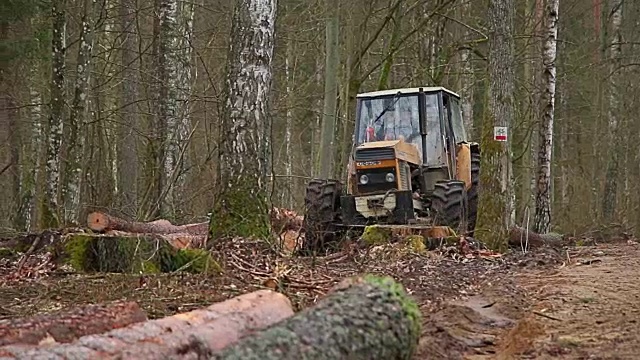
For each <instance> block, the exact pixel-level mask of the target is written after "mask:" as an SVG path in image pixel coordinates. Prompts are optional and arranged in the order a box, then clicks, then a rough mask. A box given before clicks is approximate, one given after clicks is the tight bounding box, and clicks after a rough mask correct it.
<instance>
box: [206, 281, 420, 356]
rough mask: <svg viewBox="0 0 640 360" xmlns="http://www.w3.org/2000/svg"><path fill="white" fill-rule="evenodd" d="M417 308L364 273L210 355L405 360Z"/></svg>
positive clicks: (399, 290)
mask: <svg viewBox="0 0 640 360" xmlns="http://www.w3.org/2000/svg"><path fill="white" fill-rule="evenodd" d="M419 335H420V311H419V309H418V307H417V305H416V304H415V303H414V302H413V300H412V299H410V298H409V297H408V295H407V294H406V293H405V291H404V288H403V287H402V285H400V284H398V283H396V282H394V281H393V279H391V278H377V277H373V276H365V277H362V278H356V279H352V281H350V284H349V285H346V286H343V287H342V288H337V289H335V290H334V292H333V293H331V294H330V295H328V296H327V297H326V298H324V299H322V300H320V301H319V302H318V303H317V305H315V306H313V307H311V308H308V309H305V310H303V311H301V312H299V313H297V314H296V315H294V316H293V317H291V318H288V319H286V320H284V321H282V322H280V323H279V324H276V325H274V326H272V327H270V328H269V329H267V330H263V331H261V332H259V333H256V334H255V335H253V336H249V337H246V338H244V339H241V340H240V341H239V342H237V343H236V344H234V345H231V346H230V347H228V348H225V350H224V351H223V352H221V353H220V354H217V355H216V356H213V357H212V359H217V360H222V359H227V360H230V359H243V360H249V359H263V360H270V359H278V360H287V359H318V360H319V359H332V360H339V359H350V360H357V359H385V360H393V359H410V358H411V356H412V355H413V353H414V351H415V348H416V346H417V344H418V338H419Z"/></svg>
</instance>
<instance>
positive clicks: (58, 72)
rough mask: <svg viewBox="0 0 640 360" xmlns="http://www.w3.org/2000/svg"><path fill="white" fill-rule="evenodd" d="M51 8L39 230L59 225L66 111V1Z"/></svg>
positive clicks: (58, 2)
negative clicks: (48, 104)
mask: <svg viewBox="0 0 640 360" xmlns="http://www.w3.org/2000/svg"><path fill="white" fill-rule="evenodd" d="M51 6H52V16H53V25H52V27H53V28H52V30H53V32H52V37H51V47H52V56H53V57H52V60H51V111H50V114H49V123H48V125H49V129H48V139H47V157H46V161H47V162H46V165H45V172H46V174H47V177H46V178H47V181H46V185H45V186H46V187H45V196H44V201H43V208H42V224H41V227H43V228H48V227H57V226H58V225H59V221H60V218H59V215H60V214H59V209H58V186H59V184H60V150H61V145H62V130H63V128H62V126H63V123H64V112H65V111H64V108H65V96H66V91H65V86H64V79H65V68H66V67H65V53H66V50H65V49H66V36H67V35H66V24H67V21H66V12H65V7H66V0H54V1H52V3H51Z"/></svg>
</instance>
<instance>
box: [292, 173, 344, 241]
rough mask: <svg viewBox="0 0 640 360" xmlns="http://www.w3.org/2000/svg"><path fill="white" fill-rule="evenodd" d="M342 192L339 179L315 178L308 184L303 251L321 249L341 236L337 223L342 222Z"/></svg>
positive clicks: (305, 200) (305, 201)
mask: <svg viewBox="0 0 640 360" xmlns="http://www.w3.org/2000/svg"><path fill="white" fill-rule="evenodd" d="M341 194H342V183H340V182H339V181H337V180H322V179H313V180H311V182H309V184H308V185H307V190H306V194H305V198H304V205H305V214H304V221H303V225H302V227H303V230H304V234H305V238H304V242H303V244H302V249H301V250H302V252H303V253H305V254H311V253H313V252H314V251H316V252H317V251H321V250H322V249H323V248H324V245H325V244H327V243H329V242H332V241H333V240H335V239H336V238H337V237H338V236H339V233H338V230H339V229H338V227H337V226H336V225H337V224H338V223H339V222H340V195H341Z"/></svg>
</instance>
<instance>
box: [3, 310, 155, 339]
mask: <svg viewBox="0 0 640 360" xmlns="http://www.w3.org/2000/svg"><path fill="white" fill-rule="evenodd" d="M146 320H147V315H146V314H145V313H144V311H142V309H140V307H139V306H138V304H136V303H135V302H113V303H108V304H91V305H87V306H83V307H77V308H72V309H70V310H66V311H59V312H54V313H50V314H43V315H37V316H33V317H28V318H17V319H7V320H0V346H4V345H10V344H31V345H36V344H38V343H40V342H41V341H43V340H45V339H49V338H52V339H53V340H55V341H56V342H59V343H68V342H71V341H73V340H75V339H77V338H79V337H81V336H85V335H91V334H98V333H103V332H106V331H109V330H113V329H118V328H122V327H125V326H128V325H131V324H134V323H138V322H142V321H146Z"/></svg>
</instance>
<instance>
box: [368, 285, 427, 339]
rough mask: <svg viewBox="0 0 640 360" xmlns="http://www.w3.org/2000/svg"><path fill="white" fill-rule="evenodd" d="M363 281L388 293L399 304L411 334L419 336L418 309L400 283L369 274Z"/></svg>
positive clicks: (420, 328)
mask: <svg viewBox="0 0 640 360" xmlns="http://www.w3.org/2000/svg"><path fill="white" fill-rule="evenodd" d="M363 280H364V281H365V282H367V283H369V284H371V285H374V286H377V287H379V288H381V289H384V290H386V291H388V292H389V293H390V294H391V296H392V298H393V299H395V300H396V301H398V302H399V303H400V304H401V306H402V309H403V310H404V313H405V315H406V316H407V318H408V319H409V321H410V322H411V328H412V331H413V333H414V334H415V335H416V336H419V335H420V332H421V330H422V314H421V313H420V308H419V307H418V304H416V302H415V300H414V299H412V298H411V297H410V296H409V294H407V292H406V290H405V288H404V286H402V284H401V283H399V282H397V281H395V280H394V279H393V278H392V277H390V276H382V277H381V276H376V275H371V274H366V275H364V276H363Z"/></svg>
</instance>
